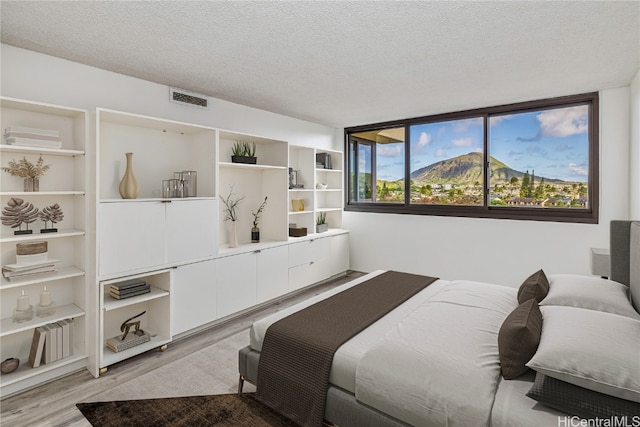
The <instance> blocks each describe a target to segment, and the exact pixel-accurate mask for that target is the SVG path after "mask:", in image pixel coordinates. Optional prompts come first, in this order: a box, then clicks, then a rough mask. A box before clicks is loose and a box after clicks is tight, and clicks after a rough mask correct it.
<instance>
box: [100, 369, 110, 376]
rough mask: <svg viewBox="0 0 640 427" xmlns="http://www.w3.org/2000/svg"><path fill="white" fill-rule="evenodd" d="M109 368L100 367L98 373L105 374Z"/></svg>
mask: <svg viewBox="0 0 640 427" xmlns="http://www.w3.org/2000/svg"><path fill="white" fill-rule="evenodd" d="M108 370H109V368H106V367H105V368H100V370H99V371H98V374H100V375H104V374H106V373H107V371H108Z"/></svg>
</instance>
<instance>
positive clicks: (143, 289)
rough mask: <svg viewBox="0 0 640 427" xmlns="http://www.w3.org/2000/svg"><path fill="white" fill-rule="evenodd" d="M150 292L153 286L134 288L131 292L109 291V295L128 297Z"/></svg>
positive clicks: (117, 297)
mask: <svg viewBox="0 0 640 427" xmlns="http://www.w3.org/2000/svg"><path fill="white" fill-rule="evenodd" d="M149 292H151V287H149V286H147V287H146V288H142V289H138V290H134V291H131V292H126V293H117V292H114V291H109V295H110V296H111V297H112V298H115V299H126V298H131V297H135V296H138V295H143V294H148V293H149Z"/></svg>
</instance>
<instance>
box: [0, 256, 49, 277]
mask: <svg viewBox="0 0 640 427" xmlns="http://www.w3.org/2000/svg"><path fill="white" fill-rule="evenodd" d="M58 262H59V261H58V260H48V261H45V262H40V263H34V264H30V265H19V266H18V265H17V264H8V265H5V266H4V267H2V276H3V277H4V278H5V279H7V280H9V281H11V280H13V279H23V278H25V277H29V276H31V275H33V274H38V273H49V272H52V271H58V267H57V263H58Z"/></svg>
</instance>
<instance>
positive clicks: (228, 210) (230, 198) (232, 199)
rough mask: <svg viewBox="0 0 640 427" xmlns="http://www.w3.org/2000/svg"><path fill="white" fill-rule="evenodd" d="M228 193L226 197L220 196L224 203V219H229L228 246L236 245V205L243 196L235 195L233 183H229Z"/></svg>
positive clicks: (233, 246) (234, 246)
mask: <svg viewBox="0 0 640 427" xmlns="http://www.w3.org/2000/svg"><path fill="white" fill-rule="evenodd" d="M229 187H230V188H229V194H228V195H227V196H226V197H221V198H220V200H222V203H223V204H224V220H225V221H231V225H230V227H229V247H230V248H237V247H238V233H237V230H236V221H237V220H238V205H239V204H240V202H241V201H242V200H243V199H244V197H236V196H235V194H234V193H233V185H229Z"/></svg>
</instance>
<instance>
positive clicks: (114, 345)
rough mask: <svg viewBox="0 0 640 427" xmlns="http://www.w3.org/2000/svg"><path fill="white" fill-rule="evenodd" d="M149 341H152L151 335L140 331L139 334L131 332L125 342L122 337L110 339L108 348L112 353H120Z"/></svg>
mask: <svg viewBox="0 0 640 427" xmlns="http://www.w3.org/2000/svg"><path fill="white" fill-rule="evenodd" d="M149 341H151V336H150V335H149V333H147V332H144V331H142V330H140V331H139V333H137V332H129V333H128V334H127V336H126V337H125V338H124V340H123V339H122V335H118V336H116V337H113V338H109V339H108V340H107V347H108V348H109V349H110V350H111V351H114V352H116V353H118V352H120V351H124V350H128V349H130V348H132V347H135V346H137V345H140V344H144V343H146V342H149Z"/></svg>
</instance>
